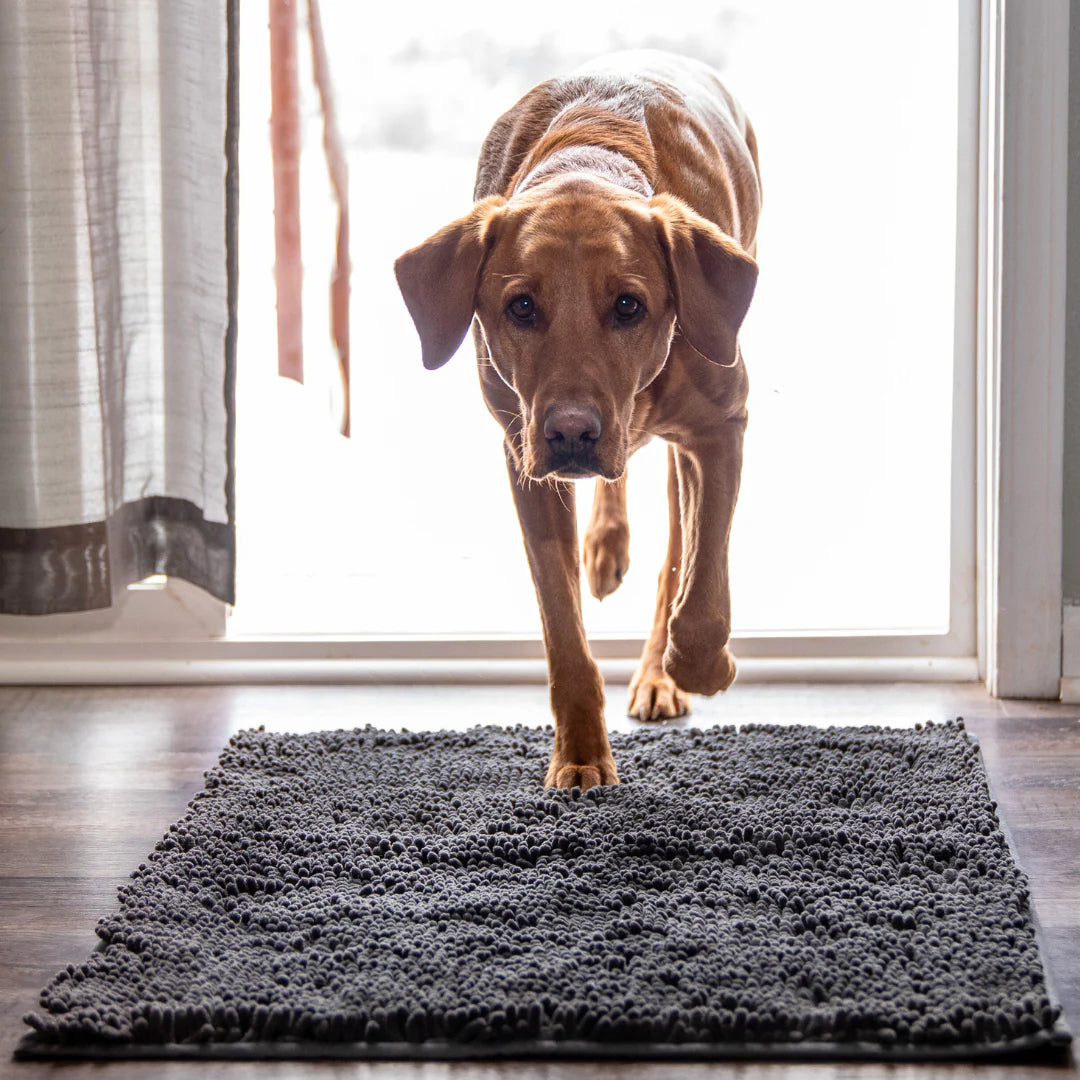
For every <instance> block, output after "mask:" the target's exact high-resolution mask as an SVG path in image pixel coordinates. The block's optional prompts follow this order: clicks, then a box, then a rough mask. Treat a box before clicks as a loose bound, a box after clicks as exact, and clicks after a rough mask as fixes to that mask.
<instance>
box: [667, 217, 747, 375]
mask: <svg viewBox="0 0 1080 1080" xmlns="http://www.w3.org/2000/svg"><path fill="white" fill-rule="evenodd" d="M649 207H650V209H651V211H652V215H653V220H654V222H655V225H656V229H657V232H658V234H659V239H660V247H661V248H662V249H663V252H664V257H665V259H667V264H668V274H669V276H670V278H671V292H672V296H673V297H674V300H675V311H676V314H677V315H678V320H679V329H680V330H681V331H682V335H683V337H684V338H685V339H686V340H687V341H688V342H689V343H690V345H692V346H693V347H694V349H696V350H697V351H698V352H699V353H701V355H702V356H704V357H705V358H706V359H707V360H711V361H712V362H713V363H714V364H719V365H720V366H721V367H731V366H732V365H733V364H734V363H735V362H736V360H737V359H738V350H737V348H736V335H737V334H738V332H739V327H740V326H741V325H742V321H743V318H744V317H745V315H746V311H747V309H748V308H749V307H750V300H751V299H752V297H753V295H754V286H755V285H756V284H757V275H758V268H757V263H756V262H754V260H753V259H752V258H751V257H750V256H749V255H747V254H746V252H745V251H743V249H742V248H741V247H739V245H738V244H737V243H736V242H735V241H734V240H732V238H731V237H730V236H728V235H727V233H725V232H723V231H722V230H721V229H719V228H717V226H715V225H714V224H713V223H712V222H711V221H708V220H706V219H705V218H703V217H702V216H701V215H700V214H698V213H697V212H696V211H694V210H692V209H691V208H690V207H689V206H687V205H686V203H684V202H683V201H682V200H681V199H676V198H675V197H674V196H671V195H654V196H653V197H652V198H651V199H650V200H649Z"/></svg>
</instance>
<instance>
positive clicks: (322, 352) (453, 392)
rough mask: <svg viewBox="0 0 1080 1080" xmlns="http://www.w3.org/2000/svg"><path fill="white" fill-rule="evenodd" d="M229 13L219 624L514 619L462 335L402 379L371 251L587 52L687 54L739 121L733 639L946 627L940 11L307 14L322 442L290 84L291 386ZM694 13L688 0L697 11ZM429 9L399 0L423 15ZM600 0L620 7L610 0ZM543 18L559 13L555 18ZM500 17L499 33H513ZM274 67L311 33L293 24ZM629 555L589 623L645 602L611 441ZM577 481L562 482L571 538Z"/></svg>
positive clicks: (947, 18) (640, 556) (411, 353)
mask: <svg viewBox="0 0 1080 1080" xmlns="http://www.w3.org/2000/svg"><path fill="white" fill-rule="evenodd" d="M242 10H243V15H242V18H243V20H244V25H243V28H242V36H241V40H242V49H243V55H242V63H241V71H242V80H243V82H242V99H241V112H242V116H243V118H244V123H243V124H242V125H241V131H242V135H241V140H242V143H241V155H242V158H241V176H242V178H243V186H242V193H243V203H242V210H243V213H242V215H241V230H242V232H241V245H240V251H241V259H242V272H241V275H240V348H239V364H238V368H239V383H238V410H237V411H238V425H237V435H238V443H237V522H238V540H239V582H238V604H237V607H236V609H235V613H234V617H233V619H232V622H231V628H230V633H231V634H289V635H298V634H356V635H368V634H392V635H400V634H420V635H443V634H447V635H485V636H488V635H499V634H529V635H532V634H539V631H540V623H539V616H538V614H537V608H536V601H535V594H534V592H533V588H532V583H531V580H530V578H529V573H528V568H527V564H526V561H525V555H524V551H523V548H522V542H521V536H520V531H519V528H518V524H517V519H516V517H515V514H514V509H513V504H512V501H511V497H510V491H509V485H508V481H507V477H506V470H505V465H504V461H503V455H502V451H501V448H500V443H501V431H500V429H499V428H498V426H497V425H496V424H495V422H494V421H493V420H492V419H491V417H490V416H489V414H488V413H487V411H486V409H485V408H484V405H483V402H482V400H481V396H480V391H479V386H478V382H477V375H476V366H475V360H474V357H473V352H472V343H471V338H467V339H466V344H465V346H464V347H463V348H462V350H461V351H460V353H459V354H458V355H457V356H456V357H454V359H452V360H451V361H450V363H449V364H447V365H446V366H445V367H444V368H442V369H440V370H438V371H436V372H427V371H425V370H424V369H423V368H422V366H421V363H420V347H419V342H418V340H417V338H416V334H415V331H414V329H413V325H412V322H411V321H410V319H409V316H408V313H407V312H406V310H405V307H404V304H403V303H402V301H401V298H400V295H399V293H398V291H397V287H396V285H395V282H394V278H393V272H392V264H393V260H394V258H395V257H396V256H397V255H399V254H400V253H401V252H402V251H404V250H405V249H406V248H407V247H411V246H413V245H415V244H417V243H419V242H420V241H422V240H424V239H425V238H426V237H427V236H428V235H430V234H431V233H432V232H434V231H435V230H436V229H438V228H439V227H440V226H442V225H444V224H446V223H447V222H449V221H450V220H452V219H453V218H455V217H458V216H460V215H461V214H463V213H464V212H465V211H466V210H467V209H468V207H469V206H470V205H471V196H472V186H473V175H474V171H475V167H476V157H477V153H478V150H479V147H480V144H481V141H482V140H483V138H484V136H485V135H486V133H487V131H488V128H489V127H490V125H491V123H492V122H493V121H494V120H495V118H496V117H497V116H498V115H499V114H500V113H501V112H502V111H504V110H505V109H507V108H508V107H509V106H510V105H512V104H513V103H514V102H515V101H516V100H517V99H518V98H519V97H520V96H521V95H522V94H523V93H525V92H526V91H527V90H528V89H530V88H531V87H532V86H533V85H535V84H536V83H538V82H540V81H542V80H543V79H544V78H546V77H548V76H551V75H558V74H562V73H565V72H567V71H569V70H570V69H571V68H572V67H574V66H575V65H576V64H578V63H579V62H581V61H583V60H586V59H588V58H590V57H591V56H594V55H596V54H599V53H602V52H605V51H608V50H612V49H616V48H623V47H639V46H650V47H661V48H667V49H670V50H673V51H678V52H684V53H687V54H690V55H695V56H698V57H700V58H701V59H704V60H707V61H709V62H711V63H712V64H713V65H714V66H715V67H716V68H717V69H718V70H719V71H720V73H721V76H722V77H723V78H724V80H725V82H726V84H727V85H728V87H729V88H730V89H731V90H732V91H733V93H734V94H735V95H736V96H737V97H738V98H739V99H740V100H741V102H742V103H743V105H744V106H745V107H746V109H747V111H748V113H749V116H750V118H751V121H752V123H753V124H754V127H755V130H756V132H757V137H758V142H759V146H760V156H761V169H762V176H763V186H764V209H763V216H762V222H761V228H760V232H759V242H758V258H759V262H760V266H761V275H760V280H759V286H758V291H757V295H756V297H755V300H754V303H753V305H752V307H751V310H750V314H749V316H748V318H747V320H746V323H745V326H744V329H743V331H742V346H743V352H744V355H745V357H746V364H747V369H748V372H749V376H750V386H751V393H750V403H749V409H750V423H749V428H748V432H747V437H746V446H745V463H744V468H743V476H742V489H741V494H740V498H739V504H738V508H737V510H736V513H735V524H734V531H733V536H732V542H731V582H732V585H731V591H732V613H733V620H734V624H735V631H736V633H740V632H741V633H765V634H778V635H798V634H804V633H841V632H843V633H855V634H858V633H871V634H874V633H878V634H880V633H892V634H895V633H907V632H911V633H916V632H922V633H927V632H937V633H941V632H944V631H945V630H946V629H947V627H948V623H949V574H950V567H949V545H950V529H949V520H950V505H951V499H950V475H951V443H952V387H953V333H954V272H955V216H956V198H957V192H956V183H957V168H956V161H957V57H958V40H957V37H958V35H957V14H956V9H955V6H954V5H951V4H942V3H940V0H918V2H911V3H907V4H900V5H896V4H890V5H884V4H867V3H865V2H861V0H860V2H854V0H846V2H828V3H826V2H823V3H817V4H807V3H805V2H802V0H771V2H769V3H761V2H758V0H740V2H727V3H720V4H717V5H715V6H714V7H712V8H711V9H710V8H709V7H708V6H706V7H704V8H703V7H702V6H701V5H700V4H699V3H697V0H678V2H669V3H665V4H663V5H660V6H659V7H658V6H656V5H655V4H646V3H624V4H622V5H620V6H619V8H618V9H617V11H616V9H612V8H610V7H609V6H601V5H595V6H590V5H583V4H581V3H579V2H578V0H550V2H549V3H548V4H546V5H545V7H544V18H543V22H542V27H539V28H538V25H537V23H536V22H535V21H534V20H532V19H531V18H529V17H524V18H525V22H524V23H523V22H522V18H518V17H514V16H512V15H511V14H508V10H509V9H507V8H506V7H505V6H504V5H496V4H493V3H476V4H470V5H467V6H466V7H463V8H456V7H455V8H453V9H452V12H453V13H452V15H451V14H450V12H451V9H450V8H447V7H446V6H445V5H444V4H436V3H431V4H427V5H419V6H418V5H416V4H407V5H400V4H399V5H384V6H383V7H382V8H381V9H380V14H379V18H378V20H376V21H372V19H371V16H370V12H369V10H368V9H367V8H366V7H365V6H364V5H357V4H355V3H352V2H351V0H337V2H333V0H324V3H323V20H324V27H325V30H326V39H327V42H328V46H329V50H330V63H331V68H332V71H333V74H334V78H335V81H336V83H337V103H338V110H339V114H340V122H341V125H342V128H343V133H344V136H345V140H346V142H347V145H348V149H349V162H350V170H351V206H352V214H353V223H352V259H353V267H354V270H353V303H352V340H353V353H352V367H353V390H352V403H353V419H352V428H353V437H352V439H351V440H345V439H343V438H341V437H340V436H339V435H337V434H336V432H335V431H334V427H333V421H332V418H331V417H332V409H331V407H330V404H329V402H330V398H331V396H332V394H333V392H334V391H333V386H332V378H333V376H334V372H335V363H334V361H333V357H332V351H331V345H330V337H329V332H328V329H327V321H328V320H327V315H326V311H327V283H328V279H329V278H328V275H329V271H330V266H331V264H332V257H333V251H332V249H333V238H334V220H335V209H334V204H333V202H332V199H331V196H330V190H329V186H328V183H327V180H326V178H325V169H324V167H323V162H322V157H321V139H322V129H321V118H320V116H319V113H318V110H317V107H316V104H317V99H316V97H315V91H314V88H313V84H312V82H311V78H310V70H304V69H303V68H302V70H301V83H302V85H303V86H304V88H305V99H304V103H303V116H304V124H305V128H304V140H305V142H304V158H303V165H302V176H301V185H302V187H301V191H302V200H303V206H304V217H303V229H302V234H303V245H304V259H305V286H304V287H305V305H304V317H305V354H306V355H305V362H306V365H307V371H308V374H307V376H306V378H307V381H306V384H305V385H304V386H299V385H297V384H295V383H291V382H288V381H284V380H280V379H278V377H277V375H276V342H275V326H274V315H273V312H274V293H273V274H272V267H273V217H272V174H271V167H270V156H269V136H268V128H267V126H266V124H265V120H266V118H267V117H268V115H269V74H268V71H269V62H268V43H267V35H266V24H265V23H266V20H265V9H264V8H260V7H259V6H258V5H245V6H244V7H243V9H242ZM710 11H711V14H707V12H710ZM425 12H426V14H425ZM614 14H617V15H618V17H617V18H615V17H613V15H614ZM560 28H561V29H560ZM523 29H524V30H525V32H524V33H523ZM301 56H302V59H303V60H304V61H305V63H307V64H308V65H309V50H307V48H306V41H305V39H304V37H303V36H302V37H301ZM629 473H630V478H629V494H628V503H629V514H630V532H631V540H630V560H631V568H630V571H629V574H628V575H627V577H626V580H625V581H624V583H623V585H622V586H621V588H620V589H619V590H618V591H617V592H616V593H615V594H614V595H612V596H610V597H608V598H607V599H606V600H604V601H603V603H600V602H597V601H595V600H593V599H592V598H591V597H590V596H589V595H588V589H587V587H585V588H583V593H584V596H585V620H586V626H587V628H588V629H589V631H590V633H594V634H616V635H620V636H638V635H644V634H646V633H647V631H648V629H649V626H650V622H651V619H652V612H653V603H654V595H655V588H656V578H657V573H658V571H659V570H660V566H661V561H662V559H663V557H664V546H665V542H666V531H667V510H666V496H665V475H666V464H665V456H664V447H663V445H662V444H660V443H654V444H652V445H650V446H649V447H647V448H646V449H645V450H644V451H642V452H640V453H639V454H638V455H636V456H635V457H634V458H633V459H632V460H631V462H630V469H629ZM592 489H593V481H582V482H578V484H577V500H578V514H579V521H580V530H581V531H582V532H583V531H584V525H585V521H586V520H587V516H588V512H589V508H590V505H591V500H592Z"/></svg>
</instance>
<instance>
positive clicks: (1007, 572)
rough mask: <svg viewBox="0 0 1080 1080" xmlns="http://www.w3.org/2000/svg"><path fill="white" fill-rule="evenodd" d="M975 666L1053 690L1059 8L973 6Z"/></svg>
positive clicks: (1011, 688)
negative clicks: (977, 70) (976, 107)
mask: <svg viewBox="0 0 1080 1080" xmlns="http://www.w3.org/2000/svg"><path fill="white" fill-rule="evenodd" d="M981 15H982V34H981V41H982V50H981V51H982V56H981V69H982V72H981V74H982V92H981V94H980V102H981V108H980V145H981V154H980V156H981V173H980V184H979V226H980V227H979V267H980V281H979V317H978V335H979V373H980V378H979V406H978V408H979V413H978V415H979V448H980V452H979V485H978V486H979V505H980V514H979V540H978V549H979V550H980V552H981V553H982V562H981V565H980V567H979V615H980V617H979V630H980V633H979V662H980V674H981V675H982V676H983V678H984V679H985V681H986V685H987V688H988V689H989V691H990V692H991V693H992V694H994V695H995V696H998V697H1024V698H1057V697H1058V696H1059V694H1060V684H1061V630H1062V607H1061V602H1062V590H1061V555H1062V465H1063V452H1064V380H1065V246H1066V233H1065V218H1066V178H1067V166H1068V162H1067V150H1068V81H1069V80H1068V74H1069V2H1068V0H982V12H981Z"/></svg>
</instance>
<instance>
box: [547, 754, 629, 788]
mask: <svg viewBox="0 0 1080 1080" xmlns="http://www.w3.org/2000/svg"><path fill="white" fill-rule="evenodd" d="M618 782H619V774H618V772H617V771H616V769H615V759H614V758H613V757H612V756H611V755H610V754H608V755H607V756H605V757H601V758H599V759H598V760H596V761H592V762H580V761H566V760H564V759H563V757H562V756H561V755H560V754H559V753H558V752H557V751H556V753H554V754H552V755H551V764H550V765H549V766H548V771H547V777H546V778H545V780H544V787H549V788H551V787H555V788H573V787H576V788H581V790H582V791H588V790H589V788H591V787H599V786H601V785H604V784H617V783H618Z"/></svg>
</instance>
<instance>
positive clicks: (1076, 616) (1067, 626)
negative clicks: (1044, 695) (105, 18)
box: [1061, 604, 1080, 701]
mask: <svg viewBox="0 0 1080 1080" xmlns="http://www.w3.org/2000/svg"><path fill="white" fill-rule="evenodd" d="M1067 683H1068V684H1080V604H1065V605H1063V606H1062V609H1061V700H1062V701H1080V697H1076V696H1073V697H1070V698H1067V697H1066V696H1065V692H1066V684H1067ZM1069 692H1070V693H1072V694H1073V695H1076V694H1077V693H1080V690H1078V689H1077V686H1076V685H1071V689H1070V691H1069Z"/></svg>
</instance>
